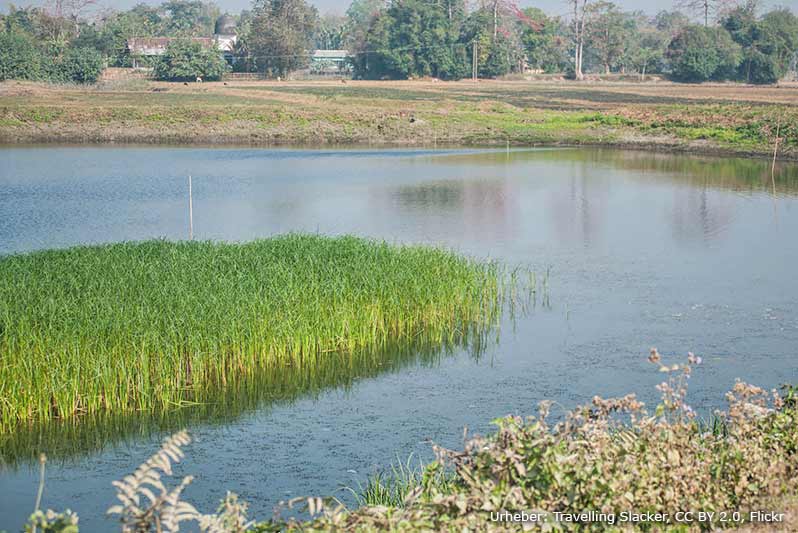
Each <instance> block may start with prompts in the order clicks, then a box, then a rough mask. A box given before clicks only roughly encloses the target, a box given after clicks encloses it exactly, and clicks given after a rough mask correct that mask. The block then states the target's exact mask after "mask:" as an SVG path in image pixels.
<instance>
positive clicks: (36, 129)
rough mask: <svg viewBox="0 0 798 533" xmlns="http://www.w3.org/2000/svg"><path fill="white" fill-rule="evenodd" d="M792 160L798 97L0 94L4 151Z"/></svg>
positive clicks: (681, 90) (354, 89) (201, 91)
mask: <svg viewBox="0 0 798 533" xmlns="http://www.w3.org/2000/svg"><path fill="white" fill-rule="evenodd" d="M777 131H778V132H780V133H779V135H778V137H779V148H778V154H777V157H776V159H777V160H779V161H783V162H798V87H776V88H774V87H749V86H724V85H721V86H718V85H695V86H685V85H683V84H671V83H657V84H640V85H635V84H617V83H612V82H608V83H589V84H579V83H553V84H545V83H539V82H502V81H492V82H479V83H476V84H473V83H472V84H469V83H465V82H440V83H432V82H429V81H403V82H366V81H349V82H347V83H344V84H342V83H340V82H339V83H334V82H328V81H310V82H271V81H255V82H233V81H231V82H215V83H203V84H196V85H188V86H185V85H182V84H170V83H164V82H151V81H142V80H138V81H136V82H135V83H134V82H126V83H117V84H110V85H108V84H106V85H102V84H101V85H96V86H87V87H81V86H52V85H46V84H39V83H24V82H3V83H0V146H3V145H7V146H19V145H52V144H72V145H112V146H120V145H122V146H123V145H131V144H136V145H146V146H152V145H165V146H175V145H183V146H199V145H206V146H248V147H263V148H269V147H285V146H313V147H319V146H321V147H325V148H348V147H354V146H357V147H366V146H368V147H387V148H400V147H414V148H419V147H424V148H428V147H434V148H437V147H459V148H504V147H506V146H511V147H524V148H536V147H544V148H560V147H594V148H612V149H622V150H644V151H649V152H661V153H674V154H687V155H699V156H717V157H743V158H757V159H770V160H772V159H773V149H774V144H775V142H776V137H777V135H776V132H777Z"/></svg>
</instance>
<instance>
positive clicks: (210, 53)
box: [155, 39, 229, 81]
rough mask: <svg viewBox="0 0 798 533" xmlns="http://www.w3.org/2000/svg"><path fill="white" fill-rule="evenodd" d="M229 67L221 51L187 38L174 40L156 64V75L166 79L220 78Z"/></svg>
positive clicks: (160, 78)
mask: <svg viewBox="0 0 798 533" xmlns="http://www.w3.org/2000/svg"><path fill="white" fill-rule="evenodd" d="M228 69H229V67H228V65H227V62H226V61H225V60H224V58H223V57H222V53H221V51H220V50H219V49H218V48H217V47H216V46H213V47H212V48H208V47H206V46H203V45H202V43H199V42H196V41H191V40H187V39H180V40H176V41H172V42H170V43H169V46H167V48H166V51H165V52H164V54H163V56H161V60H160V61H158V62H157V63H156V64H155V77H156V78H158V79H159V80H166V81H189V80H191V81H193V80H195V79H196V78H202V79H203V80H219V79H221V77H222V76H223V75H224V74H225V72H227V71H228Z"/></svg>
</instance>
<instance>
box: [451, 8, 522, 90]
mask: <svg viewBox="0 0 798 533" xmlns="http://www.w3.org/2000/svg"><path fill="white" fill-rule="evenodd" d="M494 14H495V12H494V10H493V5H491V4H487V5H486V6H485V7H484V8H482V9H478V10H476V11H474V12H473V13H471V14H470V15H469V16H468V17H467V18H466V19H465V21H464V22H463V25H462V29H461V34H460V42H461V43H463V49H464V50H465V53H466V55H467V57H468V60H467V63H466V65H472V64H473V63H472V62H473V53H474V46H473V44H474V43H476V44H477V47H476V50H477V72H478V74H479V76H480V77H484V78H495V77H498V76H504V75H505V74H508V73H510V72H512V71H513V70H518V67H519V65H520V63H521V60H522V57H523V53H524V50H523V47H522V45H521V41H520V39H519V38H518V35H516V33H515V32H514V31H512V30H514V29H516V28H514V27H513V26H510V28H509V29H508V28H507V26H508V25H505V24H503V23H501V22H500V26H498V27H497V30H496V35H494V34H493V28H494V26H493V25H494Z"/></svg>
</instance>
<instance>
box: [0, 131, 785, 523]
mask: <svg viewBox="0 0 798 533" xmlns="http://www.w3.org/2000/svg"><path fill="white" fill-rule="evenodd" d="M189 174H190V175H192V177H193V187H194V231H195V235H196V236H197V237H198V238H202V239H224V240H249V239H253V238H257V237H266V236H269V235H273V234H276V233H281V232H287V231H310V232H320V233H324V234H342V233H354V234H357V235H366V236H371V237H377V238H382V239H387V240H389V241H393V242H416V243H434V244H439V245H445V246H449V247H452V248H455V249H457V250H459V251H461V252H463V253H466V254H470V255H473V256H477V257H483V258H498V259H501V260H503V261H505V262H507V263H510V264H516V263H523V264H528V265H531V266H532V267H533V268H534V269H535V270H536V271H537V272H538V273H543V272H545V271H546V270H548V269H550V272H551V274H550V282H549V285H550V301H551V307H541V306H538V307H537V308H535V309H534V310H533V312H531V313H530V314H529V315H528V316H525V317H522V318H520V319H519V320H518V321H517V322H516V323H515V324H512V323H510V322H509V321H505V323H504V324H503V328H502V330H501V333H500V335H499V342H498V344H491V345H489V346H488V347H487V348H486V350H485V352H484V353H482V354H481V355H480V356H479V357H475V356H474V354H473V353H470V352H469V351H468V350H465V349H459V348H456V347H451V348H450V349H449V350H447V351H446V352H445V353H438V352H436V351H435V350H422V352H421V353H419V352H418V350H412V349H407V348H405V349H401V350H399V349H397V350H394V351H392V352H390V353H386V354H380V355H379V357H377V356H373V357H371V358H369V357H364V359H363V360H362V361H359V362H358V363H357V364H355V365H353V366H351V367H344V366H343V365H336V364H335V363H336V362H335V361H334V360H333V361H330V363H329V365H328V366H329V368H325V369H324V371H323V372H321V373H320V375H322V376H323V377H321V378H319V377H311V376H308V377H299V378H297V377H296V376H270V377H269V379H268V380H266V381H265V382H257V383H251V384H247V385H246V386H244V387H242V388H241V389H240V390H239V389H236V390H230V391H226V392H224V393H223V394H221V395H220V397H219V398H218V399H215V400H214V402H213V403H212V404H211V405H209V406H207V407H206V408H203V409H199V410H195V411H186V412H181V413H171V414H166V415H163V416H161V417H158V418H155V419H152V418H139V419H135V418H133V419H130V418H125V419H120V418H112V419H105V420H97V421H84V423H83V424H81V425H79V426H77V427H75V426H73V425H61V426H49V427H46V428H35V429H34V430H32V431H31V432H26V433H24V434H23V433H22V432H20V433H18V434H15V435H14V436H12V437H10V438H6V439H5V440H0V457H2V460H3V462H4V463H5V466H4V467H0V495H2V497H0V529H3V528H5V529H8V530H10V531H14V530H18V529H19V527H20V525H21V523H22V521H23V520H24V518H25V515H27V514H28V513H29V511H30V510H31V509H32V507H33V501H34V498H35V490H36V483H37V482H36V478H37V472H36V466H35V465H34V464H32V463H31V461H30V458H31V457H35V451H36V450H38V449H44V450H45V451H48V452H49V453H50V455H51V456H52V457H53V459H52V460H51V462H50V463H48V470H47V486H46V490H45V495H44V504H45V506H47V507H52V508H57V509H61V508H66V507H69V508H71V509H73V510H75V511H77V512H78V513H79V514H80V516H81V526H82V531H90V532H91V531H101V530H103V529H105V528H107V525H106V526H104V525H103V524H104V522H103V520H105V519H104V518H103V513H104V511H105V509H106V508H107V507H108V506H109V505H111V504H112V503H113V501H112V500H113V492H112V489H111V486H110V482H111V481H112V480H113V479H117V478H119V477H121V476H122V475H124V474H125V473H128V472H130V471H132V469H133V468H134V467H135V466H136V465H138V464H139V463H140V462H141V461H142V460H143V459H145V458H146V457H147V456H148V455H149V454H150V453H152V452H153V451H154V450H155V449H156V448H157V445H158V442H159V440H160V439H161V438H162V437H163V435H164V434H165V433H166V432H168V431H172V430H174V429H175V428H179V427H183V426H187V427H188V429H189V430H190V431H191V433H192V435H193V436H194V437H195V439H196V442H195V443H194V444H192V445H191V447H190V448H189V449H188V450H187V451H188V457H187V459H186V460H185V462H184V463H183V464H182V465H181V466H180V468H179V470H178V471H179V472H180V473H182V474H186V473H191V474H193V475H195V478H196V479H195V481H194V483H193V484H192V485H191V486H190V488H189V489H188V490H187V492H186V493H185V495H186V498H187V499H188V500H189V501H191V502H193V503H195V504H196V505H197V506H198V507H199V508H201V509H203V510H206V511H210V510H211V509H212V508H214V507H215V505H216V501H218V499H219V498H221V497H223V496H224V491H225V490H226V489H230V490H233V491H236V492H238V493H239V494H240V495H241V496H242V497H243V498H244V499H246V500H248V501H249V502H250V503H251V510H252V514H253V515H254V516H257V517H262V518H265V517H268V516H269V515H270V513H271V510H272V507H273V505H274V504H275V503H276V502H277V501H278V500H281V499H286V498H290V497H294V496H299V495H330V494H333V495H336V496H338V497H340V498H343V499H346V498H348V497H349V495H348V493H347V492H346V491H345V490H342V489H341V487H342V486H344V485H349V486H357V483H358V482H362V481H363V480H365V478H366V476H367V475H369V474H370V473H373V472H375V471H376V470H378V469H381V468H385V467H387V466H388V465H390V463H391V462H392V461H394V462H395V461H396V460H397V457H398V458H399V459H401V460H405V459H406V458H407V457H408V455H409V454H411V453H413V454H415V456H416V457H419V458H421V459H429V458H430V456H431V453H430V445H429V442H430V441H433V442H437V443H441V444H443V445H446V446H450V447H457V446H460V445H461V443H462V434H463V427H464V426H468V428H469V431H471V432H486V431H490V420H492V419H494V418H496V417H498V416H502V415H505V414H509V413H513V414H529V413H533V412H534V411H535V406H536V403H537V402H538V401H539V400H542V399H552V400H556V401H557V402H558V404H559V405H561V406H562V407H563V408H568V407H572V406H574V405H576V404H577V403H580V402H583V401H585V400H588V399H589V398H591V397H592V396H593V395H594V394H600V395H613V394H625V393H627V392H636V393H638V394H639V395H640V396H641V397H642V398H643V399H644V400H645V401H647V402H649V403H651V402H654V401H655V400H656V394H655V391H654V389H653V386H654V385H655V384H656V383H657V382H658V381H659V380H660V379H661V376H660V375H658V373H657V372H656V371H654V370H655V369H654V368H652V367H651V365H650V364H648V363H647V362H646V359H645V358H646V355H647V352H648V349H649V347H651V346H653V345H655V346H657V347H658V348H659V349H660V351H661V352H663V353H665V354H677V355H678V356H679V357H681V355H683V354H685V353H686V352H687V351H688V350H691V351H693V352H695V353H697V354H700V355H702V356H703V358H704V361H705V363H704V365H703V366H702V368H700V369H699V371H698V372H697V373H696V375H695V376H694V379H693V381H692V384H691V386H692V392H691V395H690V397H691V399H692V403H693V405H694V406H696V407H698V408H700V409H702V412H703V413H708V412H709V410H711V409H713V408H717V407H721V406H722V405H723V404H722V402H723V393H724V392H725V391H726V390H728V389H729V388H730V387H731V385H732V384H733V383H734V380H735V378H737V377H741V378H745V379H746V380H748V381H751V382H753V383H756V384H759V385H762V386H766V387H775V386H778V385H779V384H781V383H783V382H787V381H791V382H796V381H798V363H796V347H797V346H798V314H796V311H795V306H796V303H797V302H798V281H796V277H795V265H796V264H798V246H796V244H795V235H796V234H798V168H796V166H795V165H787V164H785V165H782V166H780V167H779V168H778V172H777V174H778V176H777V179H776V180H775V181H773V182H771V178H770V165H769V163H768V162H766V161H752V160H736V159H728V158H727V159H702V158H691V157H685V156H671V155H660V154H647V153H640V152H623V151H615V150H576V149H567V150H566V149H563V150H518V151H511V152H509V153H507V152H505V151H504V150H501V151H479V150H440V151H419V150H375V151H368V150H338V151H327V150H324V151H321V150H254V149H205V148H190V149H185V148H149V147H148V148H86V147H80V148H70V147H63V148H58V147H56V148H54V147H47V148H5V149H0V253H14V252H22V251H28V250H33V249H39V248H47V247H61V246H69V245H73V244H78V243H92V242H107V241H118V240H134V239H145V238H153V237H166V238H172V239H182V238H185V237H186V236H187V234H188V216H187V186H188V183H187V176H188V175H189ZM671 360H673V361H676V360H677V359H676V358H674V359H671ZM106 524H107V522H106Z"/></svg>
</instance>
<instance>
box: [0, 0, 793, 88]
mask: <svg viewBox="0 0 798 533" xmlns="http://www.w3.org/2000/svg"><path fill="white" fill-rule="evenodd" d="M94 1H95V0H50V2H49V3H48V4H47V5H45V7H29V8H16V7H14V6H11V7H10V9H9V11H8V13H7V14H4V15H0V80H2V79H12V78H17V79H45V80H51V81H59V82H61V81H72V82H92V81H95V80H96V79H97V76H99V73H100V72H101V70H102V68H103V67H104V66H106V65H108V66H120V67H124V66H130V65H131V61H132V58H131V57H130V55H129V54H128V53H127V51H126V42H127V40H128V39H130V38H133V37H174V38H176V39H175V40H174V41H173V42H172V43H171V44H170V46H169V49H167V51H166V53H165V54H164V55H163V56H161V57H158V58H155V60H154V62H153V64H152V65H151V66H153V67H154V70H155V73H156V75H158V76H159V77H162V78H165V79H188V78H190V77H192V76H193V75H194V73H201V74H202V75H204V76H206V77H209V78H218V77H220V76H221V75H223V74H224V72H225V71H227V70H230V69H233V70H237V71H244V72H262V73H264V74H266V75H271V76H285V75H287V74H289V73H290V72H292V71H295V70H299V69H303V68H307V67H308V64H309V61H310V51H312V50H314V49H346V50H348V52H349V61H350V64H351V68H352V71H353V75H354V77H356V78H362V79H407V78H416V77H427V76H429V77H436V78H441V79H459V78H463V77H468V76H471V75H472V74H474V73H476V74H477V75H478V76H479V77H483V78H484V77H499V76H506V75H509V74H513V73H519V72H526V71H530V70H531V71H534V72H541V73H562V74H563V75H565V76H567V77H571V78H575V79H582V78H584V77H585V76H586V75H589V74H590V73H597V74H609V73H620V74H628V75H635V76H639V77H640V78H641V79H644V78H645V77H646V76H648V75H650V74H654V73H656V74H660V75H665V76H668V77H670V78H671V79H674V80H676V81H681V82H702V81H708V80H733V81H741V82H746V83H774V82H776V81H778V80H779V79H781V78H782V77H783V76H784V75H785V74H786V73H787V72H788V71H790V70H794V69H795V62H796V53H797V52H798V17H796V15H795V14H794V13H793V12H792V11H791V10H789V9H787V8H779V9H774V10H771V11H769V12H762V9H761V6H760V5H759V3H758V1H757V0H679V1H678V2H677V7H679V8H680V9H682V11H679V10H672V11H661V12H660V13H658V14H656V15H655V16H648V15H646V14H645V13H643V12H640V11H624V10H622V9H620V8H619V7H618V6H617V5H616V4H614V3H612V2H609V1H605V0H565V1H564V2H563V8H564V13H563V15H561V16H550V15H547V14H546V13H544V12H543V11H542V10H540V9H538V8H534V7H529V8H525V9H520V8H519V7H518V6H517V4H515V3H514V0H478V2H477V4H476V5H474V4H473V3H472V2H469V3H467V2H466V0H353V2H352V4H351V5H350V7H349V9H348V10H347V12H346V14H345V16H336V15H325V16H320V15H319V13H318V11H317V10H316V8H315V7H313V6H312V5H310V4H309V3H308V2H307V1H306V0H254V1H253V3H252V6H251V8H250V9H247V10H244V11H242V12H240V13H238V14H236V15H234V18H235V20H236V27H237V35H238V39H237V42H236V45H235V50H234V51H233V53H232V54H228V55H230V56H231V58H232V61H231V62H232V65H228V64H227V63H225V62H224V61H223V60H222V59H221V54H220V52H219V51H218V50H213V49H209V48H208V47H207V46H202V45H200V44H198V43H197V42H196V41H192V40H190V39H189V38H190V37H198V36H210V35H212V34H213V32H214V24H215V22H216V20H217V18H218V17H219V16H220V15H221V10H220V9H219V7H218V6H216V5H215V4H214V3H212V2H205V1H202V0H167V1H166V2H164V3H162V4H161V5H159V6H150V5H146V4H139V5H136V6H135V7H133V8H131V9H129V10H126V11H113V10H111V11H100V12H96V10H95V11H94V12H92V13H91V14H90V15H89V14H87V11H90V10H89V9H87V8H90V7H91V4H93V3H94Z"/></svg>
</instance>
